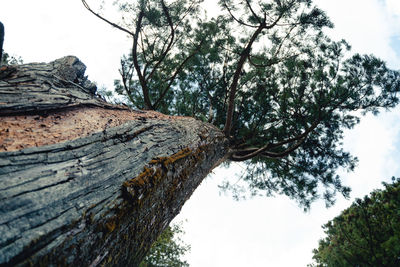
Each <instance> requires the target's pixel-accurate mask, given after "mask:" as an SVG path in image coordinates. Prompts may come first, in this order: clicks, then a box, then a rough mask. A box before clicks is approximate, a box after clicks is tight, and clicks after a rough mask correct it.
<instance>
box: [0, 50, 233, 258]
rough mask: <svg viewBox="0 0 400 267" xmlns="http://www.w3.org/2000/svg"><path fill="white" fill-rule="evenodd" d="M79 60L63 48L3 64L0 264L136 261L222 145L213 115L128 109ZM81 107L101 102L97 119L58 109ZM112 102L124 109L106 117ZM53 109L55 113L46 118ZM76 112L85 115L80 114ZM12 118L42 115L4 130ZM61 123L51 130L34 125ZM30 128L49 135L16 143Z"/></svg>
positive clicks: (211, 164) (93, 106) (217, 159)
mask: <svg viewBox="0 0 400 267" xmlns="http://www.w3.org/2000/svg"><path fill="white" fill-rule="evenodd" d="M84 69H85V67H84V65H83V64H82V63H81V62H80V61H79V60H78V59H76V58H75V57H66V58H63V59H60V60H56V61H54V62H51V63H49V64H44V63H41V64H26V65H22V66H14V67H7V69H4V68H3V71H2V72H0V77H2V78H1V79H2V80H1V81H0V125H1V127H0V142H3V147H1V144H0V151H1V152H0V265H2V266H5V265H22V266H23V265H32V264H33V265H35V266H36V265H45V266H63V265H68V266H71V265H76V266H97V265H106V266H111V265H117V266H137V265H138V263H139V262H140V261H141V259H142V258H143V257H144V256H145V254H146V252H147V251H148V249H149V247H150V245H151V243H152V242H153V241H154V240H155V239H156V237H157V236H158V235H159V234H160V232H161V231H162V230H163V229H164V228H165V227H166V226H167V225H168V224H169V222H170V221H171V220H172V219H173V218H174V217H175V216H176V215H177V214H178V213H179V211H180V209H181V207H182V206H183V204H184V203H185V201H186V200H187V199H188V198H189V197H190V195H191V194H192V192H193V191H194V190H195V189H196V187H197V186H198V185H199V184H200V183H201V181H202V180H203V178H204V177H205V176H206V175H207V174H208V173H209V172H210V171H211V170H212V169H213V168H214V167H215V165H216V164H218V162H220V161H221V160H223V158H224V156H225V154H226V151H227V141H226V139H225V138H224V135H223V134H222V132H221V131H219V130H218V129H216V128H215V127H213V126H212V125H210V124H207V123H203V122H199V121H196V120H194V119H192V118H186V117H179V118H174V117H169V116H165V115H161V114H157V113H155V112H140V111H129V110H127V109H126V108H124V107H118V106H113V105H110V104H107V103H106V102H104V101H103V100H101V99H100V98H97V97H95V95H94V91H95V88H94V87H93V86H92V84H91V83H90V82H89V81H87V79H86V78H85V77H84ZM4 71H6V72H4ZM2 75H3V76H2ZM87 109H89V110H90V112H95V113H99V112H105V113H104V114H105V116H99V117H98V118H96V120H97V123H98V124H99V125H100V126H98V127H100V128H98V127H97V128H96V127H94V128H90V127H89V129H90V130H88V131H86V132H82V133H79V134H78V135H77V134H74V133H73V132H74V131H75V130H76V129H78V128H87V127H83V126H82V127H77V128H76V129H75V128H72V129H73V130H72V131H73V132H72V133H71V125H69V127H70V128H68V127H67V124H70V123H71V120H63V119H64V118H67V117H68V116H69V115H68V114H70V113H74V112H75V113H76V112H79V111H80V110H87ZM113 112H114V113H115V112H118V113H119V114H125V115H123V116H122V115H121V116H122V117H123V118H122V119H121V118H119V119H118V116H117V119H116V118H114V120H111V119H110V118H109V117H107V116H111V115H107V114H112V115H113V116H115V114H114V113H113ZM75 113H74V114H75ZM60 114H61V115H60ZM84 114H87V113H84ZM71 116H72V115H71ZM74 116H75V115H74ZM82 116H83V117H82ZM91 117H92V116H91ZM51 118H57V119H54V120H55V121H53V124H52V125H49V122H48V120H51ZM73 118H74V119H73V121H74V122H75V123H77V124H79V123H82V121H83V122H84V123H83V124H82V125H89V124H91V118H85V117H84V115H81V117H79V118H78V117H73ZM77 118H78V119H77ZM10 120H11V122H10ZM18 120H23V122H22V123H27V124H26V125H30V126H29V127H33V126H32V125H31V124H29V123H28V122H32V121H38V124H39V125H37V127H36V128H35V129H33V130H32V129H31V130H32V131H25V130H26V129H25V130H24V129H19V130H15V131H14V132H13V135H10V131H11V132H12V128H13V125H14V126H15V127H19V126H20V125H18V123H16V121H18ZM24 120H25V121H24ZM105 120H106V123H103V122H104V121H105ZM110 120H111V122H110ZM66 121H67V122H66ZM40 122H45V123H46V124H45V126H44V127H42V126H43V123H42V124H41V123H40ZM60 124H61V127H60V130H59V133H57V134H55V133H54V132H51V131H50V130H47V131H44V132H40V129H42V128H46V129H47V128H49V129H57V128H56V127H55V126H56V125H60ZM6 125H7V127H9V128H7V129H5V128H4V127H5V126H6ZM52 126H54V127H52ZM63 127H66V128H63ZM62 129H67V130H66V131H62ZM25 132H27V133H25ZM6 134H9V136H8V137H7V138H3V139H1V136H2V135H3V136H6ZM32 134H37V139H38V140H39V139H45V140H46V142H47V143H46V142H43V140H42V141H40V140H39V141H38V142H36V143H35V142H26V143H27V145H26V146H22V147H23V149H18V148H19V146H13V143H15V142H17V143H18V142H19V143H21V140H25V139H24V138H27V139H26V140H31V138H32ZM46 134H47V135H46ZM43 136H45V138H43ZM5 139H7V140H5ZM10 140H11V141H10ZM6 141H8V142H6ZM4 144H6V145H4ZM37 144H40V145H39V146H37ZM42 144H44V145H42Z"/></svg>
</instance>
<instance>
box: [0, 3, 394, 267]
mask: <svg viewBox="0 0 400 267" xmlns="http://www.w3.org/2000/svg"><path fill="white" fill-rule="evenodd" d="M88 2H89V3H90V1H88ZM314 2H315V3H316V4H318V6H319V7H321V8H322V9H323V10H325V11H326V12H327V14H328V15H329V16H330V18H331V19H332V21H333V22H334V24H335V28H334V29H333V30H330V31H329V34H330V35H331V36H332V38H334V39H336V40H339V39H342V38H344V39H345V40H347V41H348V42H349V43H350V44H351V45H352V52H354V53H366V54H374V55H376V56H379V57H380V58H382V59H383V60H385V61H386V62H387V63H388V65H389V67H391V68H393V69H397V70H400V1H399V0H335V1H331V0H317V1H314ZM0 3H1V4H0V21H2V22H3V23H4V25H5V32H6V33H5V43H4V50H5V51H6V52H8V53H10V54H14V55H18V56H21V57H22V58H23V60H24V62H26V63H27V62H48V61H52V60H55V59H57V58H60V57H63V56H66V55H75V56H77V57H78V58H79V59H81V61H82V62H84V63H85V64H86V66H87V71H86V74H87V75H88V76H89V79H90V80H92V81H95V82H97V84H98V85H99V86H105V87H107V88H109V89H112V85H113V80H114V79H116V78H118V75H119V74H118V68H119V61H120V57H121V55H122V54H123V53H126V52H128V51H129V47H130V44H131V43H130V41H129V40H128V39H127V38H126V36H125V34H124V33H122V32H120V31H117V30H114V29H112V28H111V27H110V26H108V25H107V24H105V23H103V22H101V21H100V20H99V19H98V18H96V17H94V16H93V15H91V14H89V12H88V11H87V10H85V9H84V7H83V6H82V4H81V1H80V0H37V1H32V0H0ZM206 3H207V5H208V6H207V9H209V10H212V9H213V3H214V1H211V0H207V1H206ZM344 147H345V149H346V150H348V151H350V152H351V153H352V154H353V155H355V156H357V157H358V158H359V164H358V166H357V168H356V170H355V171H354V172H352V173H343V174H342V180H343V183H344V184H346V185H348V186H350V187H351V188H352V189H353V191H352V194H351V199H350V200H345V199H343V197H340V196H338V198H337V203H336V205H335V206H334V207H332V208H329V209H326V208H325V205H324V202H323V201H317V202H315V203H314V204H313V205H312V206H311V210H310V211H309V212H306V213H305V212H303V210H302V209H301V208H299V207H298V206H297V204H296V203H295V202H294V201H293V200H290V199H288V198H287V197H285V196H275V197H270V198H266V197H258V198H254V199H250V200H246V201H240V202H237V201H234V200H233V199H232V197H230V196H229V195H224V194H220V192H219V189H218V187H217V185H218V184H220V183H221V181H222V180H223V179H225V178H231V179H236V174H238V173H240V171H241V170H242V168H243V167H242V166H241V165H239V164H232V165H231V167H230V168H229V169H224V168H221V167H220V168H217V169H215V170H214V171H213V173H212V174H211V175H209V177H207V178H206V179H205V180H204V181H203V183H202V184H201V185H200V187H199V188H198V189H197V190H196V191H195V193H194V194H193V196H192V197H191V198H190V199H189V201H188V202H187V203H186V204H185V206H184V207H183V209H182V212H181V214H180V215H179V216H178V217H177V218H176V219H175V221H177V222H178V221H185V222H184V224H183V227H184V230H185V231H186V234H185V235H184V236H183V239H184V240H185V242H186V243H188V244H190V245H191V247H192V249H191V252H190V253H189V254H188V255H187V256H186V259H187V260H188V262H189V263H190V266H192V267H204V266H208V267H213V266H218V267H225V266H229V267H235V266H253V267H261V266H278V267H281V266H282V267H286V266H291V267H292V266H306V265H307V264H308V263H311V257H312V252H311V251H312V249H313V248H316V247H317V245H318V240H319V239H320V238H322V237H323V236H324V235H323V230H322V229H321V225H323V224H324V223H326V222H327V221H328V220H330V219H333V218H334V217H335V216H337V215H339V213H340V211H341V210H343V209H345V208H346V207H348V206H349V205H350V204H351V201H352V200H354V198H356V197H363V196H364V195H366V194H368V193H369V192H370V191H372V190H373V189H376V188H382V186H381V182H382V181H389V180H390V178H391V177H392V176H397V177H400V165H399V162H400V108H396V109H394V110H391V111H390V112H382V113H381V114H380V115H378V116H372V115H368V116H366V117H364V118H363V119H362V121H361V123H360V124H359V125H358V126H357V127H355V129H352V130H349V131H346V134H345V139H344Z"/></svg>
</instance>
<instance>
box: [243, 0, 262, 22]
mask: <svg viewBox="0 0 400 267" xmlns="http://www.w3.org/2000/svg"><path fill="white" fill-rule="evenodd" d="M246 4H247V7H248V8H249V9H250V12H251V14H253V16H254V17H256V19H257V21H258V22H259V23H260V24H261V23H262V21H261V19H260V17H259V16H258V15H257V14H256V12H254V10H253V7H252V6H251V4H250V2H249V0H246Z"/></svg>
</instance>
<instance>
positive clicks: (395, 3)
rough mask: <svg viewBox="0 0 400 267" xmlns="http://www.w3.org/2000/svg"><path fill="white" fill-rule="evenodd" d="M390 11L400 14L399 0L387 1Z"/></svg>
mask: <svg viewBox="0 0 400 267" xmlns="http://www.w3.org/2000/svg"><path fill="white" fill-rule="evenodd" d="M386 4H387V7H388V11H389V12H391V13H393V14H394V15H397V16H400V1H398V0H387V1H386Z"/></svg>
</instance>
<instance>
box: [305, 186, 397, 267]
mask: <svg viewBox="0 0 400 267" xmlns="http://www.w3.org/2000/svg"><path fill="white" fill-rule="evenodd" d="M383 185H384V187H385V188H384V189H383V190H375V191H373V192H372V193H371V195H370V196H365V197H364V199H362V200H361V199H357V200H356V201H355V202H354V203H353V204H352V205H351V206H350V207H349V208H348V209H346V210H344V211H343V212H342V213H341V214H340V215H339V216H338V217H336V218H334V219H333V220H332V221H329V222H328V223H327V224H325V225H324V226H323V228H324V229H325V233H326V234H327V237H326V238H324V239H322V240H320V242H319V247H318V249H315V250H314V251H313V253H314V256H313V259H314V260H315V261H316V263H317V265H316V266H399V265H400V257H399V255H400V212H399V211H400V179H399V178H398V179H397V180H396V179H395V178H393V183H392V184H387V183H383Z"/></svg>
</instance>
